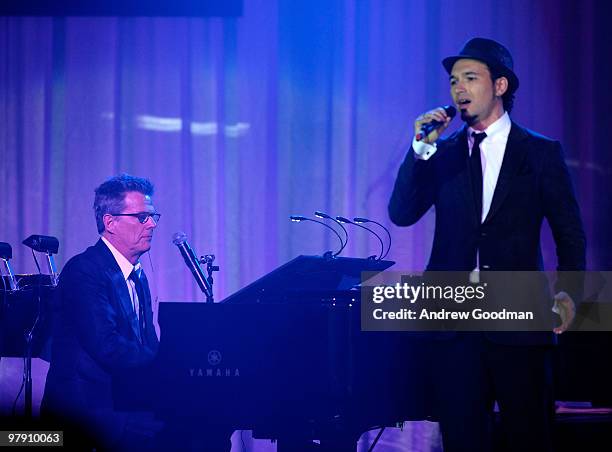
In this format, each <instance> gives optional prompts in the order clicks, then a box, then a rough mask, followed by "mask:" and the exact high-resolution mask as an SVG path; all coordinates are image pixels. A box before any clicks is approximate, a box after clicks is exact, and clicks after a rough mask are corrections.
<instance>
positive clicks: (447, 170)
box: [389, 123, 586, 344]
mask: <svg viewBox="0 0 612 452" xmlns="http://www.w3.org/2000/svg"><path fill="white" fill-rule="evenodd" d="M437 147H438V150H437V152H436V153H435V154H434V155H433V156H432V157H431V158H430V159H429V160H426V161H425V160H419V159H416V158H415V155H414V151H413V149H410V151H409V152H408V155H407V156H406V159H405V160H404V162H403V164H402V166H401V168H400V170H399V173H398V176H397V180H396V182H395V187H394V189H393V194H392V196H391V200H390V203H389V215H390V217H391V220H392V221H393V222H394V223H395V224H397V225H399V226H410V225H412V224H414V223H416V222H417V221H418V220H419V219H420V218H421V217H422V216H423V215H424V214H425V213H426V212H427V211H428V210H429V208H430V207H432V206H434V207H435V212H436V223H435V233H434V241H433V248H432V252H431V257H430V259H429V263H428V265H427V270H436V271H471V270H473V269H474V268H475V267H476V254H477V252H478V253H479V263H480V268H481V269H483V270H491V271H496V270H504V271H513V270H526V271H532V270H542V269H543V264H542V254H541V250H540V230H541V227H542V222H543V220H544V219H545V218H546V219H547V220H548V223H549V224H550V227H551V229H552V233H553V236H554V239H555V242H556V246H557V258H558V267H557V269H558V270H561V271H579V270H584V269H585V247H586V244H585V243H586V242H585V236H584V232H583V227H582V222H581V219H580V212H579V209H578V203H577V202H576V197H575V195H574V190H573V187H572V183H571V180H570V176H569V172H568V169H567V166H566V164H565V162H564V160H563V153H562V149H561V145H560V143H559V142H558V141H553V140H550V139H548V138H546V137H544V136H542V135H539V134H536V133H534V132H532V131H529V130H527V129H524V128H522V127H520V126H519V125H517V124H515V123H512V126H511V129H510V134H509V136H508V142H507V145H506V150H505V153H504V159H503V162H502V166H501V170H500V174H499V178H498V181H497V185H496V187H495V192H494V195H493V200H492V203H491V208H490V210H489V213H488V215H487V217H486V218H485V220H484V222H483V223H482V224H481V223H480V214H479V213H478V212H477V211H476V203H475V200H474V197H473V192H472V190H471V180H470V172H469V167H468V155H469V150H468V141H467V127H465V126H464V127H463V128H462V129H460V130H459V131H457V132H455V133H454V134H452V135H451V136H450V137H448V138H447V139H442V140H439V141H438V143H437ZM556 288H557V290H566V291H567V292H568V293H570V295H573V297H574V299H575V301H576V302H577V301H578V299H579V296H580V294H579V292H578V290H577V287H576V285H575V282H574V281H572V282H570V281H564V280H563V278H561V279H559V281H558V282H557V287H556ZM488 336H489V337H490V338H492V339H493V340H496V341H500V342H509V343H528V344H529V343H547V342H551V341H552V336H551V335H550V334H547V333H522V334H519V333H489V334H488Z"/></svg>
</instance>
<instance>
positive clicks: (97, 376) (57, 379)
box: [42, 240, 158, 443]
mask: <svg viewBox="0 0 612 452" xmlns="http://www.w3.org/2000/svg"><path fill="white" fill-rule="evenodd" d="M141 281H143V285H144V292H145V300H143V301H141V302H144V312H145V331H146V332H147V333H146V334H145V337H144V340H141V339H140V335H139V326H138V321H137V317H136V313H135V312H134V308H133V306H132V302H131V299H130V294H129V291H128V288H127V285H126V283H125V279H124V277H123V274H122V273H121V269H120V268H119V265H118V264H117V262H116V260H115V258H114V256H113V255H112V253H111V251H110V250H109V249H108V247H107V246H106V245H105V244H104V242H102V240H99V241H98V242H97V243H96V245H95V246H92V247H89V248H88V249H87V250H86V251H85V252H83V253H81V254H79V255H77V256H75V257H73V258H72V259H70V260H69V261H68V263H67V264H66V266H65V267H64V270H63V271H62V273H61V275H60V282H59V288H58V289H59V295H60V296H59V306H58V307H57V311H56V313H55V321H54V329H53V342H52V351H51V365H50V368H49V373H48V374H47V382H46V385H45V392H44V396H43V404H42V410H43V412H44V413H47V414H52V415H54V416H56V417H63V418H67V419H68V420H71V421H74V422H76V423H78V424H81V425H83V426H85V427H87V428H90V429H91V428H93V431H92V433H93V434H95V435H101V436H103V437H105V439H106V440H107V441H108V442H109V443H112V442H113V440H116V439H118V438H119V437H120V435H121V433H122V431H123V428H124V425H125V422H126V419H127V417H126V416H125V415H122V414H121V413H118V412H117V411H116V410H115V406H114V402H113V389H112V388H113V381H114V380H115V378H116V377H119V376H121V375H124V374H126V373H129V372H130V371H132V370H136V369H138V368H139V367H142V366H144V365H146V364H148V363H149V362H151V361H152V360H153V358H154V355H155V353H156V350H157V347H158V339H157V335H156V333H155V329H154V326H153V312H152V309H151V296H150V291H149V287H148V283H147V281H146V277H145V278H141Z"/></svg>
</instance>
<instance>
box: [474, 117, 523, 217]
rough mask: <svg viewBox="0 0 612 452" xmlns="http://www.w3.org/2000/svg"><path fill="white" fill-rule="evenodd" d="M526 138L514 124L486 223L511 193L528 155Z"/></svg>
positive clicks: (521, 130)
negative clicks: (524, 141) (513, 181)
mask: <svg viewBox="0 0 612 452" xmlns="http://www.w3.org/2000/svg"><path fill="white" fill-rule="evenodd" d="M526 137H527V134H526V133H525V131H524V130H523V129H522V128H521V127H519V126H518V125H516V124H515V123H512V126H511V128H510V134H509V135H508V142H507V143H506V151H505V152H504V159H503V161H502V165H501V168H500V171H499V177H498V179H497V184H496V185H495V191H494V192H493V200H492V201H491V207H490V209H489V213H488V214H487V217H486V218H485V221H484V222H485V223H486V222H487V221H489V220H490V219H491V218H492V217H493V216H494V215H495V213H496V212H497V211H498V210H499V208H500V207H501V205H502V203H503V202H504V199H505V198H506V196H507V195H508V193H509V191H510V186H511V184H512V179H513V178H514V176H515V175H516V174H517V172H518V170H519V168H520V167H521V163H522V162H523V160H524V159H525V155H526V154H527V146H525V145H524V143H523V140H524V139H525V138H526Z"/></svg>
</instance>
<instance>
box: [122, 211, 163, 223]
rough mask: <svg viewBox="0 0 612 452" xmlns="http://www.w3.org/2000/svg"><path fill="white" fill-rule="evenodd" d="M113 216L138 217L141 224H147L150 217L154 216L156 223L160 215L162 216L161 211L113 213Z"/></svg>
mask: <svg viewBox="0 0 612 452" xmlns="http://www.w3.org/2000/svg"><path fill="white" fill-rule="evenodd" d="M110 215H112V216H113V217H135V218H138V221H139V222H140V224H145V223H146V222H147V221H148V220H149V218H153V221H155V224H157V223H159V217H161V214H160V213H149V212H140V213H111V214H110Z"/></svg>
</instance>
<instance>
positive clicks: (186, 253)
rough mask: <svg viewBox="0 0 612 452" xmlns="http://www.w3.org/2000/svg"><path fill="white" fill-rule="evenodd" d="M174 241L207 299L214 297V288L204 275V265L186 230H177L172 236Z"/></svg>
mask: <svg viewBox="0 0 612 452" xmlns="http://www.w3.org/2000/svg"><path fill="white" fill-rule="evenodd" d="M172 243H174V244H175V245H176V246H177V247H178V249H179V251H180V252H181V256H183V259H184V260H185V264H186V265H187V268H189V270H191V273H192V274H193V277H194V278H195V280H196V282H197V283H198V286H200V290H201V291H202V292H203V293H204V295H206V299H207V300H210V299H212V296H213V294H212V288H211V287H210V284H209V283H208V280H207V279H206V277H205V276H204V272H203V271H202V267H200V262H199V261H198V259H197V258H196V255H195V253H194V252H193V250H192V249H191V247H190V246H189V243H187V235H186V234H185V233H184V232H177V233H175V234H174V236H173V237H172Z"/></svg>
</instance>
